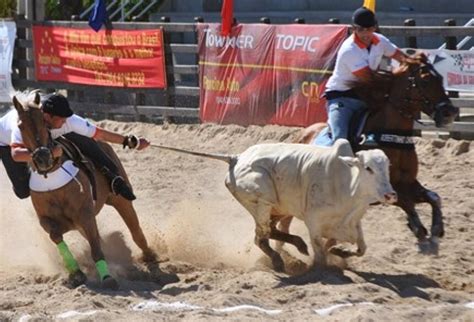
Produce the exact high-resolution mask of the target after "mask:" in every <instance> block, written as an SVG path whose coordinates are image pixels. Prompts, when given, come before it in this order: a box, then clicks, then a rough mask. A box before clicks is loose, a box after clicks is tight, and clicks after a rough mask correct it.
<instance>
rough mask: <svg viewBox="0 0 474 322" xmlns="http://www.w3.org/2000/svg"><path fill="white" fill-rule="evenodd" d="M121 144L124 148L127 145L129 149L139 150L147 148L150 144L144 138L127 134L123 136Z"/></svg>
mask: <svg viewBox="0 0 474 322" xmlns="http://www.w3.org/2000/svg"><path fill="white" fill-rule="evenodd" d="M122 145H123V148H124V149H125V148H126V147H128V148H129V149H137V150H139V151H140V150H143V149H145V148H147V147H148V146H149V145H150V141H148V140H147V139H145V138H138V137H137V136H135V135H127V136H125V138H124V140H123V142H122Z"/></svg>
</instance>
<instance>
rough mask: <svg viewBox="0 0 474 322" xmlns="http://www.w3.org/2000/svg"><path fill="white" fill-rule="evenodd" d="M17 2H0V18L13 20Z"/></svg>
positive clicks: (5, 0)
mask: <svg viewBox="0 0 474 322" xmlns="http://www.w3.org/2000/svg"><path fill="white" fill-rule="evenodd" d="M16 1H17V0H0V18H12V17H13V15H14V14H15V10H16Z"/></svg>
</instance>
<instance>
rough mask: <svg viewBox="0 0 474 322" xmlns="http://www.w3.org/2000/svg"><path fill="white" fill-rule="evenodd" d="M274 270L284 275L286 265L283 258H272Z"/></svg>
mask: <svg viewBox="0 0 474 322" xmlns="http://www.w3.org/2000/svg"><path fill="white" fill-rule="evenodd" d="M272 264H273V269H274V270H275V271H277V272H280V273H284V272H285V263H284V262H283V259H282V258H281V256H275V257H273V258H272Z"/></svg>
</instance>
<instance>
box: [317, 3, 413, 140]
mask: <svg viewBox="0 0 474 322" xmlns="http://www.w3.org/2000/svg"><path fill="white" fill-rule="evenodd" d="M376 28H377V19H376V18H375V14H374V13H373V12H372V11H370V10H369V9H367V8H365V7H361V8H359V9H357V10H356V11H354V13H353V15H352V29H353V33H352V35H351V36H350V37H349V38H347V39H346V40H345V41H344V42H343V44H342V46H341V48H340V49H339V51H338V53H337V58H336V66H335V68H334V72H333V74H332V75H331V77H330V78H329V80H328V82H327V84H326V91H325V94H324V96H325V97H326V99H327V106H326V109H327V113H328V124H329V129H330V131H331V137H327V136H326V137H324V136H323V135H322V136H321V137H319V138H318V139H316V144H317V145H325V146H330V145H332V144H333V143H334V142H335V141H336V140H337V139H340V138H344V139H347V138H348V130H349V122H350V120H351V117H352V116H353V115H354V113H355V112H356V111H358V110H361V109H364V108H365V107H366V105H365V103H364V102H363V101H362V100H361V99H360V98H359V97H358V96H357V94H356V93H355V92H354V90H353V89H352V88H351V86H352V84H353V83H355V82H357V81H358V80H360V79H366V80H369V79H370V78H371V76H372V73H373V72H374V71H376V70H377V69H378V68H379V66H380V63H381V61H382V57H383V56H386V57H390V58H393V59H395V60H397V61H399V62H402V61H404V60H405V58H406V55H405V54H404V53H403V52H402V51H401V50H400V49H398V48H397V46H395V45H394V44H393V43H392V42H391V41H390V40H388V39H387V38H386V37H385V36H383V35H381V34H379V33H376V32H375V30H376ZM322 134H323V133H322ZM326 134H327V133H326Z"/></svg>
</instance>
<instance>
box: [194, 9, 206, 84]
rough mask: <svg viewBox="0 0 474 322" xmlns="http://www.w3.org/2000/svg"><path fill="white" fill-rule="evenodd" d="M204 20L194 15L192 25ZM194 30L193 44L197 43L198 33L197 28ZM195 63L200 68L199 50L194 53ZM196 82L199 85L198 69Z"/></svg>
mask: <svg viewBox="0 0 474 322" xmlns="http://www.w3.org/2000/svg"><path fill="white" fill-rule="evenodd" d="M202 22H204V18H203V17H194V26H195V27H196V24H198V23H202ZM195 30H196V32H195V33H194V39H195V44H198V33H197V29H196V28H195ZM198 51H199V48H198ZM195 61H196V65H197V66H198V68H200V66H199V52H197V53H196V59H195ZM196 84H197V87H199V86H200V79H199V71H198V74H197V75H196Z"/></svg>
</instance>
